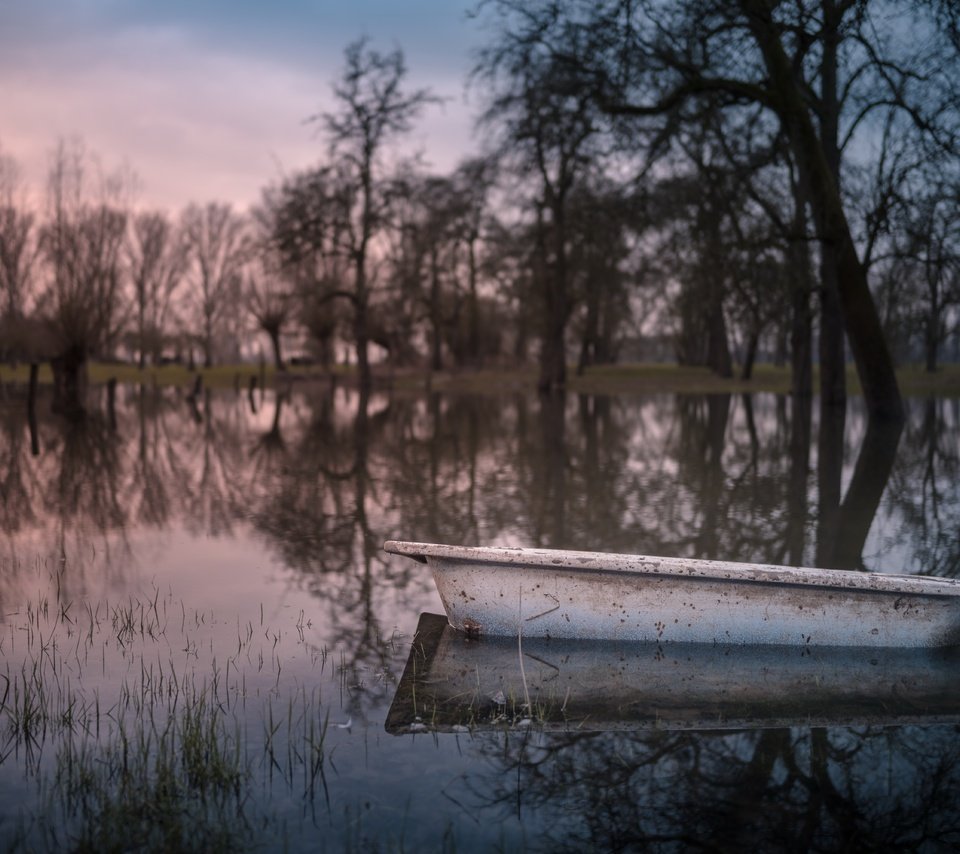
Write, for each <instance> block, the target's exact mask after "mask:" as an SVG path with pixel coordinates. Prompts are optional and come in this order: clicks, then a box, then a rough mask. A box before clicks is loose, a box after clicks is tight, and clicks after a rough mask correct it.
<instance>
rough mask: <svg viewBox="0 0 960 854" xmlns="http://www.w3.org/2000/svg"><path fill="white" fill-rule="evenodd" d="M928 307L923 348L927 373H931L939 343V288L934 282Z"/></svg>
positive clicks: (933, 368) (935, 362)
mask: <svg viewBox="0 0 960 854" xmlns="http://www.w3.org/2000/svg"><path fill="white" fill-rule="evenodd" d="M930 291H931V293H930V307H929V308H928V309H927V317H926V323H925V324H924V350H925V356H926V359H925V364H926V369H927V373H930V374H932V373H933V372H934V371H936V369H937V355H938V353H937V351H938V349H939V343H940V328H939V327H940V311H941V307H940V300H939V289H938V288H937V287H936V283H934V286H933V287H932V288H931V289H930Z"/></svg>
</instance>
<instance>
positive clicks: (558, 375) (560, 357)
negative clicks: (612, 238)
mask: <svg viewBox="0 0 960 854" xmlns="http://www.w3.org/2000/svg"><path fill="white" fill-rule="evenodd" d="M492 7H493V8H494V10H495V12H496V14H497V16H498V27H499V32H498V34H497V41H495V42H494V43H493V44H491V45H490V46H489V47H488V48H487V49H485V50H484V51H483V52H482V53H481V56H480V61H479V63H478V65H477V68H476V70H475V72H474V73H475V74H476V75H477V77H478V78H479V79H481V80H483V81H484V83H485V84H486V85H488V86H489V88H490V92H491V95H490V101H489V105H488V107H487V110H486V112H485V114H484V116H483V121H484V122H485V123H486V124H488V125H491V126H492V125H496V127H497V128H498V129H499V130H500V132H501V139H500V146H499V152H500V154H501V156H502V157H503V158H505V159H506V160H512V161H513V165H514V167H515V168H516V169H517V170H518V171H519V172H520V173H521V174H523V175H531V176H535V178H534V179H535V181H536V185H537V189H536V191H535V202H534V207H535V210H536V214H535V216H536V222H537V232H538V238H537V243H538V247H539V254H540V267H541V271H542V273H543V275H541V276H540V277H539V279H538V280H539V282H540V288H539V290H540V293H539V297H540V300H541V310H542V315H541V317H542V327H541V336H540V376H539V379H538V381H537V386H538V388H539V389H540V390H541V391H550V390H552V389H558V388H562V387H563V386H564V385H565V383H566V376H567V361H566V332H567V324H568V322H569V320H570V314H571V312H572V309H573V300H572V298H571V293H570V281H569V278H570V276H569V269H568V267H569V264H568V245H567V244H568V240H569V233H568V206H569V198H570V194H571V192H572V190H573V189H574V188H575V187H576V186H577V183H578V182H579V181H580V180H581V179H582V176H583V173H584V172H585V169H586V166H587V165H588V163H589V162H590V161H591V160H593V159H594V158H596V157H597V156H598V151H597V148H596V147H595V146H593V143H594V141H595V140H596V137H597V132H598V124H597V113H596V104H595V100H594V99H593V98H592V94H591V92H590V91H589V90H588V89H586V88H585V87H583V86H581V85H580V82H579V80H578V78H577V76H576V74H574V75H571V74H570V66H569V64H568V63H566V62H564V61H560V60H558V58H557V57H556V55H555V54H554V53H552V52H551V51H550V50H549V49H548V48H546V47H545V45H551V44H556V43H559V42H564V43H569V42H573V44H572V45H568V46H570V47H571V48H572V49H573V50H574V51H577V50H578V49H579V41H580V37H579V34H578V32H577V31H576V30H575V29H574V28H572V27H570V26H569V24H568V21H567V20H566V18H565V16H564V13H563V11H562V9H561V8H560V6H559V4H556V3H546V4H541V5H540V6H539V7H538V11H539V12H541V13H542V14H539V15H533V14H530V12H529V10H528V9H527V8H526V7H525V6H524V5H523V4H520V3H516V2H513V0H497V2H494V3H493V4H492Z"/></svg>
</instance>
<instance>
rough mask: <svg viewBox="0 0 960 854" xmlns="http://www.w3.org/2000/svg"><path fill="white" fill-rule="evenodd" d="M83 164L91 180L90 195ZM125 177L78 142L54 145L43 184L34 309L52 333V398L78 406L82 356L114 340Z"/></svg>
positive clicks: (67, 407) (72, 408)
mask: <svg viewBox="0 0 960 854" xmlns="http://www.w3.org/2000/svg"><path fill="white" fill-rule="evenodd" d="M88 170H90V171H92V172H93V174H94V177H96V178H97V179H98V184H99V186H97V187H96V188H95V190H94V193H95V195H94V196H93V198H92V200H91V198H90V195H89V193H90V190H89V187H88V185H89V177H88ZM124 192H125V183H124V179H123V177H122V176H120V175H112V176H104V175H103V174H102V173H101V172H100V170H99V169H98V168H96V162H95V160H94V159H93V158H91V157H89V156H88V155H87V153H86V152H85V150H84V149H83V147H82V145H81V144H80V143H79V142H73V143H70V144H67V143H65V142H60V144H59V145H58V146H57V148H56V150H55V152H54V155H53V161H52V164H51V168H50V174H49V179H48V188H47V204H48V218H47V221H46V222H45V224H44V227H43V229H42V230H41V235H40V245H41V250H42V254H43V258H44V260H45V262H46V267H47V274H48V275H47V281H46V285H45V288H44V289H43V291H42V293H41V294H40V297H39V299H38V302H37V308H38V313H39V314H40V315H41V316H42V317H44V318H45V319H46V321H47V322H48V324H49V327H50V329H51V332H52V338H53V344H52V347H53V349H54V350H55V354H54V357H53V358H52V360H51V364H52V365H53V372H54V380H55V400H56V403H55V405H56V406H58V407H60V408H62V409H63V410H64V411H66V412H81V411H82V410H83V401H82V393H83V388H84V383H85V376H86V363H87V359H88V358H89V357H90V356H91V355H106V354H108V353H109V351H110V350H111V348H112V347H113V346H114V345H115V344H116V342H117V338H118V335H119V330H120V326H121V322H122V318H121V297H122V250H123V241H124V235H125V233H126V227H127V213H126V210H125V207H124Z"/></svg>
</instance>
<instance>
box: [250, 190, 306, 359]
mask: <svg viewBox="0 0 960 854" xmlns="http://www.w3.org/2000/svg"><path fill="white" fill-rule="evenodd" d="M268 197H269V196H268ZM254 221H255V223H256V226H257V231H258V234H257V237H256V240H255V253H254V257H253V259H252V262H251V263H250V264H249V265H248V272H247V277H246V282H245V284H244V298H245V300H246V305H247V308H248V309H249V311H250V314H252V315H253V318H254V320H255V321H256V323H257V326H258V327H259V328H260V329H261V330H263V331H264V332H265V333H266V334H267V336H268V337H269V338H270V345H271V347H272V348H273V360H274V365H275V366H276V369H277V370H278V371H283V370H285V369H286V365H285V363H284V361H283V354H282V349H281V337H282V334H283V329H284V327H285V326H286V325H287V324H288V323H289V321H290V318H291V315H292V313H293V307H294V296H295V292H296V291H295V281H294V277H295V268H294V267H293V266H292V265H291V266H289V267H285V266H284V264H283V259H282V257H281V256H280V254H279V253H278V252H277V251H276V250H275V248H274V246H273V228H274V217H273V214H272V211H271V210H270V209H269V208H266V207H264V208H261V209H259V210H258V211H256V212H255V213H254Z"/></svg>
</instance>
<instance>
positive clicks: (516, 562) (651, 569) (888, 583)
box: [383, 540, 960, 597]
mask: <svg viewBox="0 0 960 854" xmlns="http://www.w3.org/2000/svg"><path fill="white" fill-rule="evenodd" d="M383 548H384V551H386V552H389V553H390V554H396V555H402V556H404V557H409V558H412V559H414V560H418V561H420V562H421V563H427V562H428V559H430V558H433V559H439V560H452V561H458V562H463V563H471V562H472V563H481V564H483V563H487V564H491V565H497V566H515V567H519V568H525V569H544V570H565V571H572V572H584V573H589V572H604V573H608V572H609V573H624V574H636V575H655V576H661V577H662V576H666V577H675V578H682V579H697V580H702V581H719V582H727V583H730V582H733V583H737V582H749V583H761V584H762V583H767V584H775V585H789V586H802V587H814V588H820V589H825V588H838V589H844V590H862V591H868V592H876V593H887V594H909V595H915V596H916V595H925V596H948V597H960V580H958V579H953V578H935V577H932V576H926V575H894V574H887V573H879V572H857V571H855V570H846V569H820V568H816V567H788V566H776V565H773V564H756V563H739V562H734V561H719V560H705V559H699V558H670V557H657V556H652V555H630V554H616V553H608V552H584V551H571V550H566V549H533V548H511V547H502V546H455V545H447V544H443V543H421V542H412V541H407V540H387V541H386V542H385V543H384V545H383Z"/></svg>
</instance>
